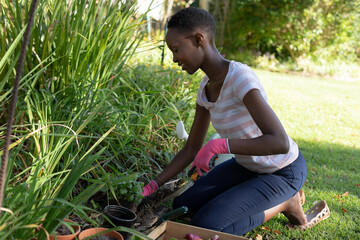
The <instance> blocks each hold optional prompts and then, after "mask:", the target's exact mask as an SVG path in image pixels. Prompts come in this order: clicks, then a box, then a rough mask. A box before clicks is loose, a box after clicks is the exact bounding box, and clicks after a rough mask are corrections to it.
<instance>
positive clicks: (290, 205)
mask: <svg viewBox="0 0 360 240" xmlns="http://www.w3.org/2000/svg"><path fill="white" fill-rule="evenodd" d="M285 203H286V208H285V211H283V212H282V213H283V214H284V215H285V216H286V217H287V218H288V219H289V221H290V223H291V224H294V225H305V224H306V223H307V220H306V215H305V214H304V211H303V208H302V206H301V200H300V193H296V194H295V196H293V197H292V198H290V199H289V200H287V201H286V202H285Z"/></svg>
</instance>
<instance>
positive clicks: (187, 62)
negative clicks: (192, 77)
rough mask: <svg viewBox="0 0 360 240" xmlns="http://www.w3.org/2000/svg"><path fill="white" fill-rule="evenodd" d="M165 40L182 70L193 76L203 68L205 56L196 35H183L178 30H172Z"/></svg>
mask: <svg viewBox="0 0 360 240" xmlns="http://www.w3.org/2000/svg"><path fill="white" fill-rule="evenodd" d="M165 40H166V44H167V46H168V47H169V49H170V50H171V51H172V53H173V61H174V62H175V63H178V65H179V66H180V67H181V68H182V70H185V71H186V72H187V73H189V74H193V73H195V72H196V71H197V70H198V69H199V68H201V65H202V62H203V57H204V54H203V51H202V48H201V45H200V44H199V43H198V42H197V40H196V37H195V34H191V33H183V32H181V31H179V30H178V29H176V28H170V29H169V30H168V32H167V34H166V37H165Z"/></svg>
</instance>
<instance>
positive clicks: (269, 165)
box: [197, 61, 299, 173]
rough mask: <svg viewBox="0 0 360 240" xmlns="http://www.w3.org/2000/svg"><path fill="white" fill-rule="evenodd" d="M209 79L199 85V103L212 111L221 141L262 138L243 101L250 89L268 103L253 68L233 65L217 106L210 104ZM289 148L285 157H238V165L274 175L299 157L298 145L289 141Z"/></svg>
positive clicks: (277, 155) (230, 66) (212, 117)
mask: <svg viewBox="0 0 360 240" xmlns="http://www.w3.org/2000/svg"><path fill="white" fill-rule="evenodd" d="M208 81H209V78H208V77H207V76H205V77H204V78H203V80H202V81H201V83H200V87H199V90H198V95H197V103H198V104H199V105H200V106H203V107H205V108H206V109H208V110H209V112H210V115H211V122H212V124H213V126H214V128H215V129H216V131H217V132H218V133H219V135H220V136H221V137H222V138H229V139H250V138H256V137H259V136H261V135H262V132H261V130H260V129H259V127H258V126H257V125H256V123H255V121H254V120H253V119H252V117H251V115H250V113H249V111H248V110H247V108H246V106H245V104H244V103H243V99H244V97H245V95H246V93H248V92H249V91H250V90H251V89H259V90H260V92H261V94H262V96H263V97H264V98H265V100H266V101H268V100H267V96H266V93H265V90H264V88H263V86H262V84H261V83H260V81H259V79H258V78H257V76H256V75H255V73H254V72H253V71H252V70H251V68H250V67H249V66H247V65H245V64H242V63H239V62H234V61H231V62H230V65H229V70H228V73H227V75H226V78H225V80H224V83H223V86H222V88H221V90H220V94H219V97H218V99H217V100H216V102H209V101H208V100H207V97H206V93H205V86H206V84H207V83H208ZM289 143H290V148H289V152H288V153H286V154H276V155H266V156H249V155H239V154H236V155H235V158H236V161H237V163H238V164H241V165H242V166H244V167H245V168H247V169H249V170H251V171H254V172H259V173H271V172H275V171H277V170H279V169H281V168H283V167H285V166H287V165H289V164H290V163H292V162H293V161H295V159H296V158H297V157H298V155H299V149H298V146H297V144H296V143H295V142H294V141H293V140H292V139H291V138H290V137H289Z"/></svg>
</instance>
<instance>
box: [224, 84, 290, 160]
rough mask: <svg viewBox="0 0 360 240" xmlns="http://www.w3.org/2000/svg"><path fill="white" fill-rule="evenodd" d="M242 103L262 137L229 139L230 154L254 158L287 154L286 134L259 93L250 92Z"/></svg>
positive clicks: (254, 90) (256, 91) (253, 90)
mask: <svg viewBox="0 0 360 240" xmlns="http://www.w3.org/2000/svg"><path fill="white" fill-rule="evenodd" d="M243 101H244V104H245V106H246V107H247V109H248V111H249V113H250V114H251V116H252V118H253V119H254V121H255V123H256V124H257V126H258V127H259V128H260V130H261V132H262V133H263V135H262V136H259V137H257V138H252V139H229V147H230V151H231V153H234V154H241V155H255V156H261V155H272V154H282V153H287V152H288V151H289V140H288V137H287V134H286V132H285V130H284V128H283V126H282V124H281V122H280V120H279V119H278V118H277V116H276V114H275V112H274V111H273V110H272V109H271V107H270V106H269V105H268V103H267V102H266V101H265V99H264V98H263V96H262V95H261V93H260V91H259V90H258V89H252V90H250V91H249V92H248V93H247V94H246V95H245V97H244V100H243Z"/></svg>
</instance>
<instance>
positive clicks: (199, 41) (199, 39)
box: [195, 32, 205, 47]
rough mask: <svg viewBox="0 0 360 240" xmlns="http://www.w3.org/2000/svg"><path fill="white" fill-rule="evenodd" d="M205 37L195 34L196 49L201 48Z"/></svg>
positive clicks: (198, 33)
mask: <svg viewBox="0 0 360 240" xmlns="http://www.w3.org/2000/svg"><path fill="white" fill-rule="evenodd" d="M204 40H205V37H204V35H203V34H202V33H200V32H197V33H195V42H196V45H197V46H198V47H201V46H203V45H204Z"/></svg>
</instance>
